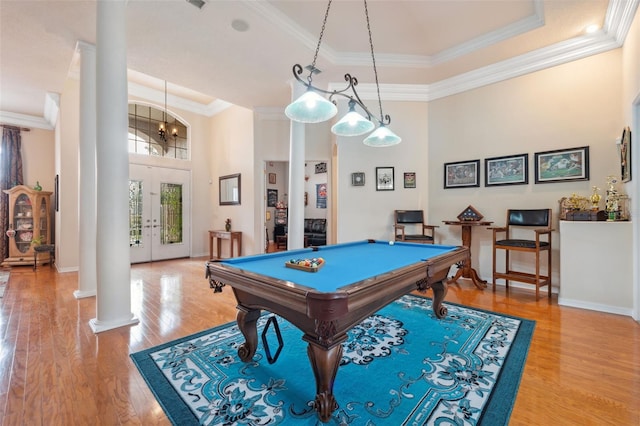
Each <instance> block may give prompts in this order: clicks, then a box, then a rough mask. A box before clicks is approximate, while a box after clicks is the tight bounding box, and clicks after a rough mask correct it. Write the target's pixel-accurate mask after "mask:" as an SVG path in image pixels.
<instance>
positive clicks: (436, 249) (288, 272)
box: [220, 240, 458, 293]
mask: <svg viewBox="0 0 640 426" xmlns="http://www.w3.org/2000/svg"><path fill="white" fill-rule="evenodd" d="M457 248H458V247H457V246H445V245H435V244H417V243H403V242H394V244H393V245H391V244H389V242H388V241H374V242H370V240H364V241H358V242H351V243H343V244H335V245H330V246H320V247H317V251H313V248H306V249H299V250H289V251H284V252H276V253H269V254H260V255H254V256H245V257H239V258H233V259H227V260H225V261H222V262H220V263H222V264H224V265H228V266H230V267H234V268H238V269H241V270H243V271H248V272H253V273H256V274H261V275H264V276H268V277H271V278H275V279H279V280H284V281H289V282H291V283H294V284H296V285H301V286H305V287H309V288H312V289H314V290H315V291H317V292H323V293H331V292H335V291H337V290H338V289H340V288H341V287H345V286H348V285H351V284H355V283H358V282H360V281H363V280H366V279H368V278H372V277H375V276H377V275H380V274H384V273H388V272H392V271H394V270H396V269H399V268H403V267H406V266H410V265H413V264H416V263H418V262H426V261H428V260H429V259H431V258H434V257H437V256H439V255H442V254H445V253H448V252H451V251H454V250H455V249H457ZM314 257H315V258H318V257H322V258H323V259H324V261H325V263H324V265H323V266H322V267H321V268H320V269H319V270H318V271H317V272H309V271H301V270H297V269H292V268H288V267H286V266H285V263H286V262H288V261H289V260H291V259H311V258H314Z"/></svg>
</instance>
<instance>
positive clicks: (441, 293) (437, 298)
mask: <svg viewBox="0 0 640 426" xmlns="http://www.w3.org/2000/svg"><path fill="white" fill-rule="evenodd" d="M431 289H432V290H433V313H434V314H436V317H438V318H444V317H446V316H447V312H448V310H447V307H446V306H444V305H443V304H442V302H443V301H444V297H445V296H446V295H447V289H448V286H447V283H446V279H444V280H442V281H436V282H434V283H433V284H431Z"/></svg>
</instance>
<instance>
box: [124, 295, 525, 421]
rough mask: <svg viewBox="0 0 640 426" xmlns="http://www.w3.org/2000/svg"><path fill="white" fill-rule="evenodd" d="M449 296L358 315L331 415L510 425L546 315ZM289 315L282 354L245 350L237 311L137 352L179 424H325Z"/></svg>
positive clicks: (408, 299) (404, 301)
mask: <svg viewBox="0 0 640 426" xmlns="http://www.w3.org/2000/svg"><path fill="white" fill-rule="evenodd" d="M446 305H447V307H448V309H449V314H448V316H447V317H446V318H444V319H441V320H439V319H437V318H436V317H435V315H434V314H433V311H432V309H431V300H430V299H427V298H423V297H419V296H413V295H408V296H404V297H402V298H401V299H399V300H398V301H396V302H394V303H392V304H390V305H389V306H387V307H385V308H384V309H382V310H380V311H379V312H377V313H376V314H375V315H372V316H371V317H369V318H368V319H366V320H365V321H363V322H362V323H361V324H360V325H358V326H356V327H354V328H353V329H352V330H351V331H350V332H349V338H348V340H347V341H346V342H344V353H343V358H342V362H341V366H340V368H339V369H338V374H337V376H336V382H335V384H334V389H333V391H334V396H335V398H336V400H337V402H338V404H339V408H338V410H336V411H335V412H334V413H333V417H332V419H331V420H330V421H329V422H328V423H327V424H331V425H369V426H372V425H432V424H433V425H480V424H483V425H491V426H496V425H506V424H507V423H508V421H509V416H510V414H511V409H512V407H513V403H514V401H515V397H516V394H517V391H518V386H519V383H520V378H521V375H522V370H523V368H524V363H525V360H526V357H527V352H528V349H529V343H530V341H531V336H532V334H533V329H534V327H535V323H534V322H533V321H530V320H525V319H521V318H515V317H508V316H505V315H499V314H496V313H492V312H487V311H480V310H475V309H470V308H465V307H463V306H459V305H455V304H451V303H447V304H446ZM269 315H270V314H269ZM267 319H268V315H264V316H263V317H262V318H260V320H259V322H258V333H262V329H263V328H264V325H265V323H266V321H267ZM278 324H279V326H280V330H281V332H282V337H283V340H284V348H283V349H282V352H281V353H280V357H279V358H278V360H277V362H275V363H274V364H269V363H268V362H267V359H266V356H265V352H264V348H263V347H262V343H259V347H258V350H257V352H256V355H255V356H254V358H253V360H252V362H249V363H244V362H242V361H240V359H239V358H238V356H237V350H238V347H239V346H240V345H241V344H242V343H243V342H244V337H243V336H242V334H241V333H240V331H239V330H238V328H237V326H236V324H235V322H234V323H230V324H226V325H223V326H220V327H216V328H214V329H211V330H207V331H203V332H200V333H197V334H195V335H192V336H188V337H185V338H182V339H179V340H176V341H173V342H169V343H166V344H163V345H160V346H157V347H154V348H151V349H147V350H144V351H141V352H137V353H134V354H132V355H131V358H132V359H133V361H134V363H135V364H136V366H137V367H138V369H139V370H140V372H141V373H142V376H143V377H144V378H145V380H146V382H147V384H148V385H149V387H150V388H151V390H152V392H153V393H154V395H155V396H156V398H157V400H158V401H159V402H160V405H161V406H162V407H163V409H164V411H165V413H166V414H167V416H168V417H169V419H170V420H171V421H172V422H173V423H174V424H176V425H181V426H183V425H191V424H193V425H196V424H203V425H282V424H287V425H288V424H295V425H319V424H322V423H321V422H320V421H319V420H318V418H317V416H316V412H315V411H314V410H313V408H312V402H313V400H314V398H315V379H314V376H313V372H312V370H311V365H310V363H309V359H308V357H307V344H306V342H304V341H302V339H301V338H302V332H301V331H299V330H298V329H297V328H295V327H294V326H293V325H291V324H290V323H288V322H287V321H285V320H284V319H282V318H278ZM272 330H273V329H271V331H272ZM259 340H260V339H259ZM272 340H273V341H274V342H275V337H274V338H273V339H272ZM274 350H275V349H274V348H273V347H272V353H273V351H274Z"/></svg>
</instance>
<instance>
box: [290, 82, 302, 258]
mask: <svg viewBox="0 0 640 426" xmlns="http://www.w3.org/2000/svg"><path fill="white" fill-rule="evenodd" d="M291 84H292V86H291V91H292V94H293V99H292V100H295V99H298V97H300V95H302V94H303V93H304V92H305V90H306V88H305V87H304V86H303V85H302V84H300V83H298V82H297V81H294V82H293V83H291ZM305 144H306V139H305V125H304V124H303V123H298V122H297V121H293V120H291V130H290V137H289V200H288V207H289V215H288V224H287V233H288V236H287V249H288V250H291V249H297V248H302V247H304V162H305Z"/></svg>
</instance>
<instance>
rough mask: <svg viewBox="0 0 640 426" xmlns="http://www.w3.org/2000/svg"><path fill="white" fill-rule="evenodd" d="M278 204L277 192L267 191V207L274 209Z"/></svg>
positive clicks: (274, 190) (275, 190) (273, 190)
mask: <svg viewBox="0 0 640 426" xmlns="http://www.w3.org/2000/svg"><path fill="white" fill-rule="evenodd" d="M277 204H278V190H277V189H267V207H275V206H276V205H277Z"/></svg>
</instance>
